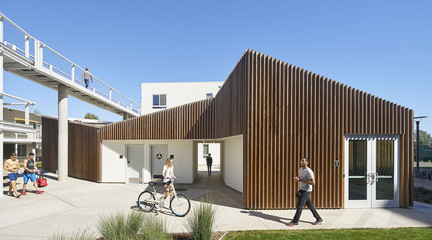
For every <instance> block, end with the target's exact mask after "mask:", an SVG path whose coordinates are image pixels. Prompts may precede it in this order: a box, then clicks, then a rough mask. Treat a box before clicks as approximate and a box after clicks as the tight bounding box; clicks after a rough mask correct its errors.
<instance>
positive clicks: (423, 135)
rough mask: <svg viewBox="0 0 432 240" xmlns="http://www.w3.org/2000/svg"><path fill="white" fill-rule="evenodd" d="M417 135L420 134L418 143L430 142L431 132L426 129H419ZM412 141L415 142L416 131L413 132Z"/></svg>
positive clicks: (428, 143)
mask: <svg viewBox="0 0 432 240" xmlns="http://www.w3.org/2000/svg"><path fill="white" fill-rule="evenodd" d="M419 135H420V145H428V146H429V145H430V143H431V134H430V133H428V132H426V131H423V130H420V132H419ZM414 142H415V144H417V132H414Z"/></svg>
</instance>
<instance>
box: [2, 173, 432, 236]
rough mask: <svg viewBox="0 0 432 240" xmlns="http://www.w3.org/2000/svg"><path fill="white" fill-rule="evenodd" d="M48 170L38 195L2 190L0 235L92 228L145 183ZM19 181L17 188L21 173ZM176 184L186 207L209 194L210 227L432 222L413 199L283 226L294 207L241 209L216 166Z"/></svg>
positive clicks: (170, 222) (173, 227)
mask: <svg viewBox="0 0 432 240" xmlns="http://www.w3.org/2000/svg"><path fill="white" fill-rule="evenodd" d="M199 170H201V168H200V169H199ZM48 176H49V177H50V178H51V179H49V180H48V184H49V185H48V186H47V187H45V188H43V190H45V191H46V192H45V193H44V194H42V195H36V194H34V193H31V192H28V194H27V195H26V196H22V197H21V198H19V199H16V198H13V197H8V196H5V195H4V197H3V198H1V199H0V239H44V238H46V237H49V236H52V235H53V234H55V233H61V232H65V233H70V232H72V231H74V230H77V229H84V228H88V229H90V230H93V231H96V229H97V221H98V219H99V217H100V216H108V215H110V214H114V213H117V212H120V211H121V212H124V213H128V212H131V211H136V200H137V197H138V195H139V193H140V192H141V191H142V190H144V189H145V188H146V187H147V185H145V184H100V183H93V182H88V181H83V180H79V179H75V178H69V179H68V180H67V181H65V182H57V181H56V180H54V179H56V176H55V175H54V174H51V173H49V174H48ZM5 181H8V180H5ZM20 181H21V183H20V182H18V188H19V189H21V188H22V178H21V180H20ZM176 188H177V189H178V191H179V192H182V193H184V194H186V195H188V196H189V197H190V199H191V200H192V211H193V207H194V206H197V204H198V203H199V202H198V201H199V199H201V198H205V197H207V196H208V197H210V198H212V199H213V200H214V202H215V203H214V206H215V208H216V212H217V213H216V214H217V215H216V231H237V230H276V229H285V230H286V229H289V230H292V229H315V228H319V229H335V228H395V227H432V218H431V217H430V216H432V205H428V204H422V203H417V202H416V203H415V206H414V207H413V208H410V209H403V208H391V209H335V210H318V211H319V213H320V215H321V216H322V217H323V219H324V223H323V224H322V225H320V226H313V225H312V224H311V223H312V222H313V221H314V218H313V216H312V214H311V213H310V211H308V210H304V211H303V214H302V217H301V220H302V221H301V222H300V224H299V225H298V226H296V227H287V226H285V223H287V222H289V221H291V218H292V217H293V216H294V213H295V211H294V210H254V211H249V210H246V209H242V208H241V201H242V196H241V194H240V193H239V192H237V191H235V190H232V189H230V188H228V187H225V186H224V184H223V182H222V179H221V176H220V174H219V172H214V174H213V175H212V176H208V175H207V174H206V172H204V171H202V172H199V174H198V176H197V179H196V181H195V184H194V185H180V184H178V185H176ZM28 189H30V190H32V189H33V187H32V186H29V188H28ZM158 190H159V191H160V190H161V188H160V187H159V188H158ZM6 191H7V187H3V193H4V194H5V193H6ZM166 205H167V204H166ZM142 214H148V215H155V213H142ZM189 215H190V213H189ZM157 216H158V217H162V218H164V219H165V220H166V223H167V227H168V230H169V232H186V228H185V224H186V220H187V217H185V218H180V217H175V216H174V215H173V214H171V212H170V211H169V209H165V210H164V212H162V213H159V214H157Z"/></svg>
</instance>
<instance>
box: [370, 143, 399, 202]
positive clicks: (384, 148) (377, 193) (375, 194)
mask: <svg viewBox="0 0 432 240" xmlns="http://www.w3.org/2000/svg"><path fill="white" fill-rule="evenodd" d="M397 149H398V145H397V139H394V138H376V139H374V141H373V144H372V151H373V153H375V154H373V156H372V157H373V159H372V174H373V177H372V180H373V185H372V188H373V189H372V207H398V206H399V192H398V188H397V186H398V181H397V176H398V171H397V169H398V165H397V163H398V162H399V160H398V159H397V154H396V153H397V152H398V151H397Z"/></svg>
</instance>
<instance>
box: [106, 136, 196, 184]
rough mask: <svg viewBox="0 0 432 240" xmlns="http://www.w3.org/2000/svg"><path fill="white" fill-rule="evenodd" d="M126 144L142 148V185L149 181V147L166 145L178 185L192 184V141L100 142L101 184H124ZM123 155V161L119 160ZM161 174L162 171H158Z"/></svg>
mask: <svg viewBox="0 0 432 240" xmlns="http://www.w3.org/2000/svg"><path fill="white" fill-rule="evenodd" d="M128 144H142V145H143V146H144V154H143V161H144V168H143V169H142V173H143V176H142V179H143V182H144V183H148V182H149V181H151V180H152V179H151V176H152V175H151V145H156V144H167V145H168V155H174V173H175V175H176V177H177V182H178V183H186V184H192V183H193V141H192V140H144V141H135V140H119V141H118V140H115V141H113V140H104V141H102V178H101V179H102V182H125V181H126V161H127V156H126V155H127V154H126V151H127V148H126V146H127V145H128ZM119 155H123V156H124V157H123V159H120V158H119ZM160 171H161V172H162V169H160Z"/></svg>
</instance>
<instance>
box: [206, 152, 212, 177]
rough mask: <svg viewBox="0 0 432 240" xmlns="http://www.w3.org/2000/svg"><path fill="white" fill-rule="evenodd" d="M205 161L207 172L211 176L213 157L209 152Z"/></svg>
mask: <svg viewBox="0 0 432 240" xmlns="http://www.w3.org/2000/svg"><path fill="white" fill-rule="evenodd" d="M206 161H207V174H208V175H209V176H211V167H212V164H213V158H212V157H211V153H209V154H208V156H207V158H206Z"/></svg>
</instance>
